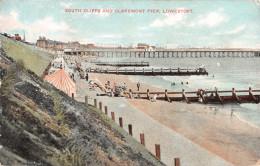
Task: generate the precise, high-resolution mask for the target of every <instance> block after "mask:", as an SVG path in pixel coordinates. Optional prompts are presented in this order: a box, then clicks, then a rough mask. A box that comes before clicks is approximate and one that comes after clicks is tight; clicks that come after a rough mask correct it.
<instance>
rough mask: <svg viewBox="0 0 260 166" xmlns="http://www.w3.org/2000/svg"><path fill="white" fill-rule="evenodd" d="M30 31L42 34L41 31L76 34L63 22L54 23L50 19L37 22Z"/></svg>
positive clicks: (46, 18)
mask: <svg viewBox="0 0 260 166" xmlns="http://www.w3.org/2000/svg"><path fill="white" fill-rule="evenodd" d="M32 30H33V31H35V32H42V31H51V32H55V31H67V32H72V33H75V32H77V31H76V30H74V29H70V28H69V26H68V25H67V24H66V23H65V22H64V21H62V22H57V21H54V20H53V18H52V17H45V18H44V19H43V20H38V21H37V22H36V23H35V24H34V25H33V26H32Z"/></svg>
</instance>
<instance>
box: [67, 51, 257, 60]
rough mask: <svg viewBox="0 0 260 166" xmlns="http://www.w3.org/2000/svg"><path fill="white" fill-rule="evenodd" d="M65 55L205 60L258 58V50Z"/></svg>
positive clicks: (76, 52)
mask: <svg viewBox="0 0 260 166" xmlns="http://www.w3.org/2000/svg"><path fill="white" fill-rule="evenodd" d="M64 54H65V55H73V56H74V55H79V56H81V55H92V56H97V57H130V58H131V57H132V58H205V57H209V58H210V57H211V58H214V57H219V58H225V57H237V58H238V57H239V58H240V57H244V58H246V57H260V50H259V49H257V50H253V49H165V50H154V51H145V50H142V49H129V50H124V49H123V50H122V49H115V50H100V49H93V50H84V51H83V50H74V51H65V52H64Z"/></svg>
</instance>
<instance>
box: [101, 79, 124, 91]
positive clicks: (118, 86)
mask: <svg viewBox="0 0 260 166" xmlns="http://www.w3.org/2000/svg"><path fill="white" fill-rule="evenodd" d="M105 88H106V89H111V88H110V81H107V83H106V84H105ZM112 89H113V91H114V92H115V91H121V89H122V90H123V91H126V90H127V85H126V83H124V84H123V86H120V85H117V84H116V83H115V82H114V84H113V87H112Z"/></svg>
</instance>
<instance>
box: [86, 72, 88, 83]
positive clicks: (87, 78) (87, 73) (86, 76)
mask: <svg viewBox="0 0 260 166" xmlns="http://www.w3.org/2000/svg"><path fill="white" fill-rule="evenodd" d="M86 81H88V73H87V74H86Z"/></svg>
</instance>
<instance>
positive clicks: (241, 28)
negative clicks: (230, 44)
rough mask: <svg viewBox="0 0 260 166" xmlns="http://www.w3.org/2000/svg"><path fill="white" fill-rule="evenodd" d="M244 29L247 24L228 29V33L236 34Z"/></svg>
mask: <svg viewBox="0 0 260 166" xmlns="http://www.w3.org/2000/svg"><path fill="white" fill-rule="evenodd" d="M244 29H245V26H244V25H242V26H239V27H237V28H236V29H234V30H231V31H228V32H227V34H236V33H239V32H241V31H243V30H244Z"/></svg>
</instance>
